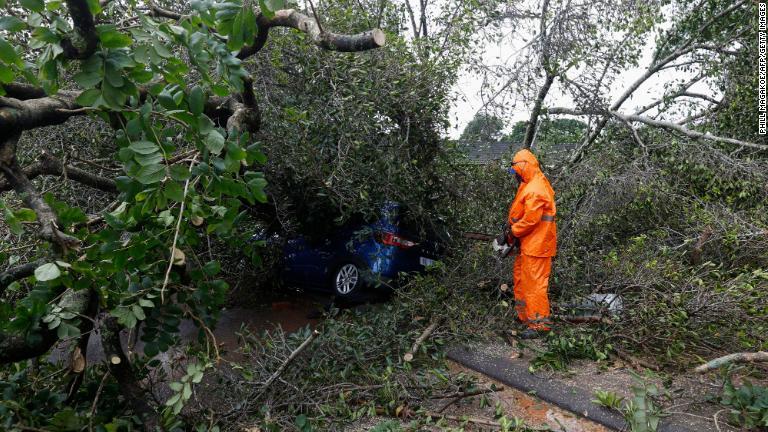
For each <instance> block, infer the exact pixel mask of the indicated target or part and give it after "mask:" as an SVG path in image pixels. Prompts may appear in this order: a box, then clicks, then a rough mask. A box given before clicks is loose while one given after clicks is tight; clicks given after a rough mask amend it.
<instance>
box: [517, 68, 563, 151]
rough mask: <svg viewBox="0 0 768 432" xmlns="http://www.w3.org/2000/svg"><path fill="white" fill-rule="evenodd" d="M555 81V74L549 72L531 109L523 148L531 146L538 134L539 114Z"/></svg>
mask: <svg viewBox="0 0 768 432" xmlns="http://www.w3.org/2000/svg"><path fill="white" fill-rule="evenodd" d="M554 81H555V76H554V75H552V74H550V73H549V72H547V79H546V81H544V85H542V86H541V88H540V89H539V93H538V95H536V102H535V103H534V104H533V110H531V118H530V119H529V120H528V125H527V126H526V127H525V141H524V142H523V148H528V149H529V148H531V145H533V138H534V136H535V135H536V126H537V125H538V123H539V115H540V114H541V106H542V104H543V103H544V99H545V98H546V97H547V93H549V89H550V87H552V83H553V82H554Z"/></svg>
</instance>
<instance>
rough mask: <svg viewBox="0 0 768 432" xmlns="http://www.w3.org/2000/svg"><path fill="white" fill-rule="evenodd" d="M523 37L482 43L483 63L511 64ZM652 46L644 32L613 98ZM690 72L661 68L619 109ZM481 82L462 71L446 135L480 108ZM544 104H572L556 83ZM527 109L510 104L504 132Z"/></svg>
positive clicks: (640, 102)
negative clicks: (635, 62)
mask: <svg viewBox="0 0 768 432" xmlns="http://www.w3.org/2000/svg"><path fill="white" fill-rule="evenodd" d="M524 39H525V40H529V39H530V36H529V35H525V34H518V35H514V36H512V37H508V38H505V39H504V40H503V41H502V42H501V43H498V44H490V43H489V44H486V45H485V47H484V51H483V53H482V58H483V61H484V63H485V64H487V65H494V64H502V63H510V64H511V63H512V62H514V60H515V57H516V55H517V52H518V50H519V49H520V47H521V46H523V44H524V42H523V40H524ZM654 47H655V44H654V35H652V34H651V35H648V38H647V43H646V45H645V46H644V48H643V50H642V56H641V59H640V61H639V67H636V68H631V69H628V70H627V71H626V72H625V73H622V74H621V76H620V78H619V79H617V80H616V82H615V83H614V85H613V86H612V93H611V96H612V97H613V98H614V99H615V98H617V97H618V96H619V95H621V94H622V92H623V91H624V89H626V88H627V87H628V86H629V85H630V84H632V83H633V82H634V81H635V80H637V79H638V78H639V77H640V76H641V75H642V74H643V72H644V71H645V68H646V67H647V66H648V65H649V63H650V61H651V57H652V54H653V49H654ZM692 76H693V73H691V72H688V73H683V72H678V71H675V70H674V69H669V70H664V71H661V72H659V73H657V74H656V75H654V76H653V77H651V78H650V79H649V80H648V81H646V83H645V84H644V85H643V86H642V87H640V88H639V89H638V90H637V91H635V93H634V95H633V96H632V98H630V99H629V100H628V101H627V102H625V103H624V105H623V106H622V108H621V109H620V111H622V112H625V113H629V112H632V111H633V110H634V109H635V108H638V107H641V106H644V105H647V104H648V103H650V102H653V101H655V100H657V99H659V98H660V97H661V95H662V94H663V93H664V87H663V85H664V83H667V82H670V81H672V80H680V79H681V78H685V77H692ZM481 86H482V76H480V75H478V74H475V73H471V72H468V71H464V72H463V73H462V75H461V77H460V78H459V80H458V83H457V84H456V86H455V88H454V91H455V92H456V95H457V96H458V98H457V102H456V103H455V104H454V106H453V107H451V114H450V119H451V129H450V130H449V131H448V133H449V136H450V137H452V138H458V137H459V135H461V132H462V131H463V130H464V127H465V126H466V125H467V123H468V122H469V121H470V120H472V118H473V117H474V116H475V113H476V112H477V111H478V109H480V108H482V106H483V101H482V100H481V97H480V92H481ZM689 91H692V92H704V93H708V94H714V91H713V89H711V88H710V87H709V86H708V85H707V84H704V83H701V82H700V83H697V84H696V85H694V86H693V87H691V89H690V90H689ZM544 105H545V106H549V107H554V106H565V107H573V106H574V105H573V101H572V99H571V98H570V97H569V96H567V95H565V94H563V93H562V92H561V91H559V87H556V86H553V87H552V90H551V91H550V93H549V95H548V96H547V99H546V100H545V103H544ZM529 110H530V106H527V105H524V104H517V105H516V106H515V107H514V108H511V110H510V113H509V114H508V115H507V116H505V118H504V120H505V122H506V125H507V130H506V131H507V132H508V131H509V129H511V127H512V125H513V124H514V123H516V122H517V121H521V120H527V119H528V117H529V114H530V111H529Z"/></svg>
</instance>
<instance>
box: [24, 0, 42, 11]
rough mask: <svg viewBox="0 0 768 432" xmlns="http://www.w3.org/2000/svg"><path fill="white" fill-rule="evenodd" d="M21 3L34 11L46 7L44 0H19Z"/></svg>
mask: <svg viewBox="0 0 768 432" xmlns="http://www.w3.org/2000/svg"><path fill="white" fill-rule="evenodd" d="M19 3H21V6H23V7H25V8H27V9H29V10H31V11H33V12H42V11H43V10H44V9H45V2H44V1H43V0H19Z"/></svg>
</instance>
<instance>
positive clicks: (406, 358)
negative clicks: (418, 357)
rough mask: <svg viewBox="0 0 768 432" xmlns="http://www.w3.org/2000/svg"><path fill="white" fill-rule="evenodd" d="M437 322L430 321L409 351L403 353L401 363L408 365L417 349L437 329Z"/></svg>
mask: <svg viewBox="0 0 768 432" xmlns="http://www.w3.org/2000/svg"><path fill="white" fill-rule="evenodd" d="M437 324H438V321H432V323H431V324H430V325H429V326H427V328H426V329H424V331H423V332H422V333H421V335H419V337H418V338H416V341H414V342H413V346H412V347H411V350H410V351H408V352H407V353H405V355H404V356H403V361H404V362H406V363H409V362H411V361H413V356H414V355H415V354H416V352H418V350H419V347H420V346H421V344H422V343H424V341H425V340H426V339H427V338H428V337H429V335H431V334H432V332H433V331H435V329H436V328H437Z"/></svg>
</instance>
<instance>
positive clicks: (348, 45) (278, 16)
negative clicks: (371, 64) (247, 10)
mask: <svg viewBox="0 0 768 432" xmlns="http://www.w3.org/2000/svg"><path fill="white" fill-rule="evenodd" d="M256 21H257V24H258V26H259V32H258V34H257V35H256V39H255V40H254V43H253V44H252V45H249V46H245V47H243V48H242V49H241V50H240V52H239V53H238V54H237V57H238V58H240V59H245V58H247V57H250V56H252V55H254V54H256V53H257V52H259V50H261V48H263V47H264V44H265V43H266V42H267V36H268V35H269V29H270V28H272V27H290V28H294V29H296V30H299V31H301V32H304V33H306V34H307V35H308V36H309V38H310V39H311V40H312V42H314V44H315V45H317V46H319V47H320V48H323V49H327V50H331V51H342V52H356V51H366V50H370V49H374V48H380V47H383V46H384V44H385V43H386V36H385V35H384V32H383V31H381V29H373V30H369V31H366V32H363V33H358V34H354V35H344V34H338V33H332V32H328V31H326V32H323V31H322V29H321V28H320V26H319V25H318V23H317V21H315V20H314V19H312V18H310V17H308V16H306V15H304V14H302V13H300V12H298V11H296V10H294V9H283V10H279V11H275V15H274V16H273V17H272V18H267V17H266V16H264V14H262V13H259V15H258V17H257V18H256Z"/></svg>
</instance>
